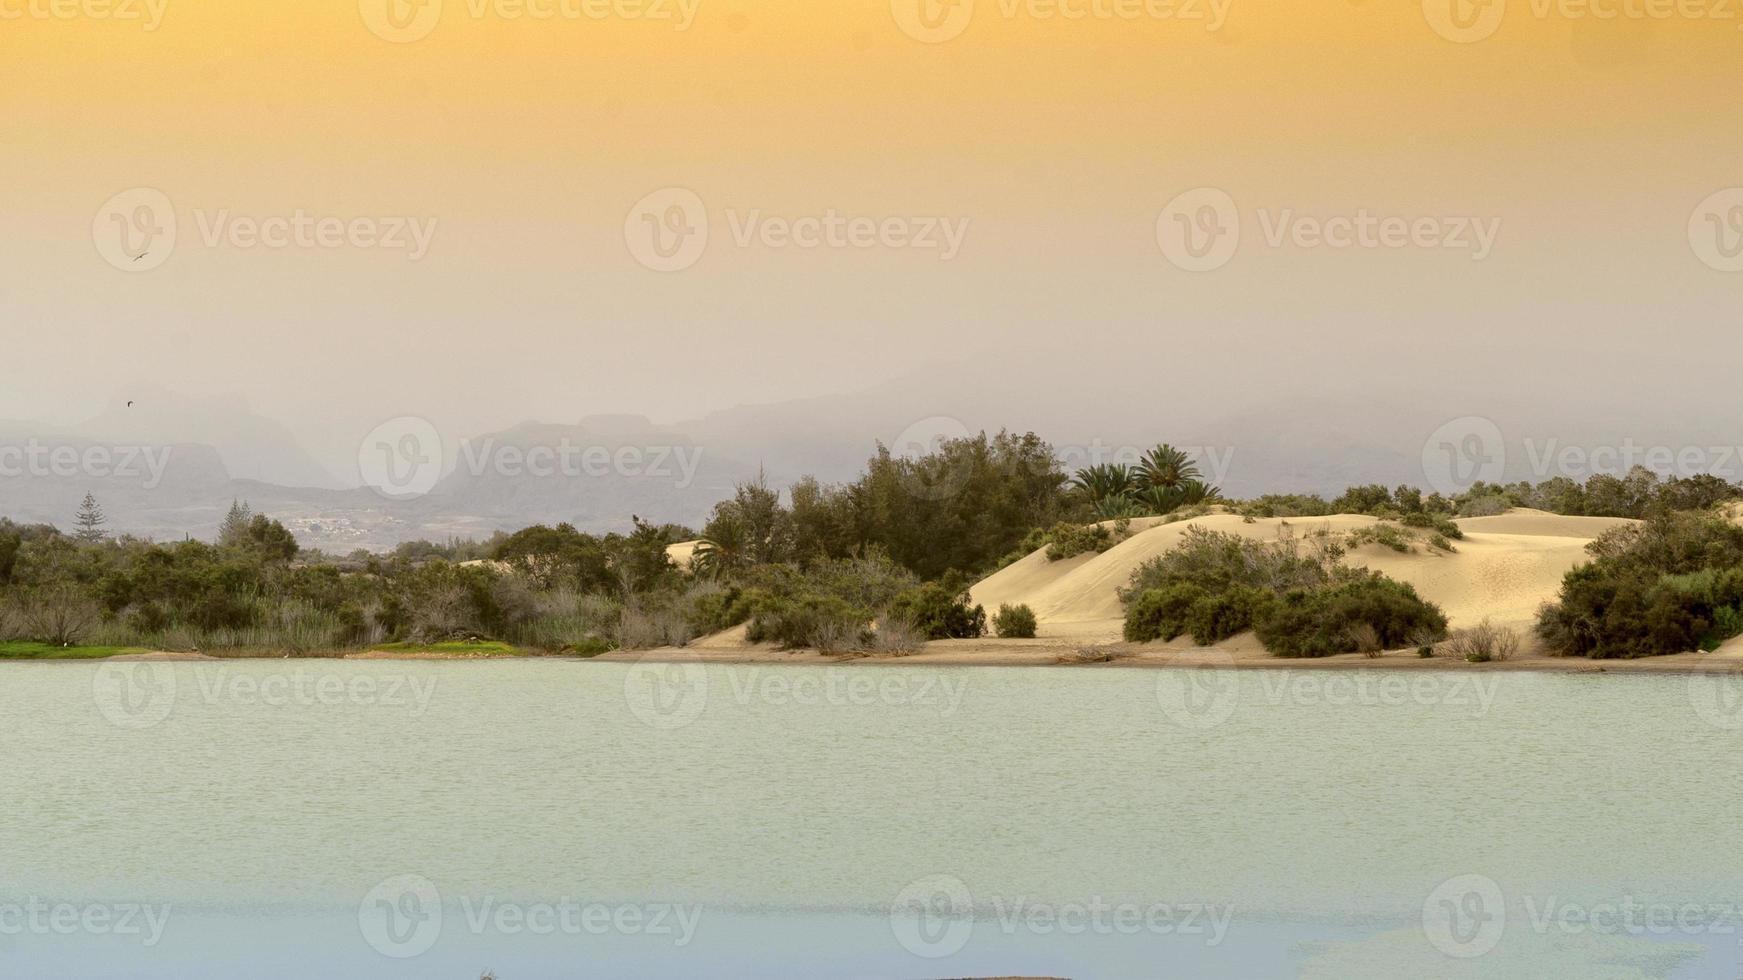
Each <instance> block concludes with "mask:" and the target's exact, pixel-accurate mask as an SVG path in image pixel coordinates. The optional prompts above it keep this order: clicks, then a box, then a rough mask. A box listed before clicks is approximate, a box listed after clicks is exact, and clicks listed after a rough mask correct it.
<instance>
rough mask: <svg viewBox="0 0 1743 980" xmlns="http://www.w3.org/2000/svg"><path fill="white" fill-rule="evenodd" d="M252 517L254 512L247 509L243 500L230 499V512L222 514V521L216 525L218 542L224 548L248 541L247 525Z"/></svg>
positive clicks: (242, 544)
mask: <svg viewBox="0 0 1743 980" xmlns="http://www.w3.org/2000/svg"><path fill="white" fill-rule="evenodd" d="M253 519H254V512H253V511H251V510H249V509H248V502H247V501H245V500H232V501H230V513H228V514H226V515H225V516H224V523H222V524H220V525H218V544H220V545H222V546H224V547H226V548H240V547H243V546H245V545H246V544H247V543H248V525H249V523H250V522H251V521H252V520H253Z"/></svg>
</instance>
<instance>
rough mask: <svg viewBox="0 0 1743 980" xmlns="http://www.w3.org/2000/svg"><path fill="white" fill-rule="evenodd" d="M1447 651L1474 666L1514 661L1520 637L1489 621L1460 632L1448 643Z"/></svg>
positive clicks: (1455, 633)
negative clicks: (1492, 662)
mask: <svg viewBox="0 0 1743 980" xmlns="http://www.w3.org/2000/svg"><path fill="white" fill-rule="evenodd" d="M1446 647H1447V651H1448V652H1449V653H1451V654H1452V655H1453V656H1455V657H1459V658H1461V659H1463V660H1466V661H1469V662H1470V663H1474V664H1486V663H1489V662H1491V661H1497V662H1498V661H1504V660H1511V659H1513V655H1514V654H1515V653H1517V652H1518V651H1519V637H1518V636H1517V635H1516V634H1515V633H1514V632H1513V631H1512V630H1510V629H1507V628H1505V627H1502V626H1495V625H1493V624H1492V623H1490V622H1489V621H1488V620H1486V619H1485V620H1483V621H1482V622H1481V623H1480V624H1478V625H1476V626H1472V627H1470V628H1469V629H1462V630H1458V631H1456V632H1454V633H1453V635H1452V636H1451V637H1449V638H1448V639H1447V641H1446Z"/></svg>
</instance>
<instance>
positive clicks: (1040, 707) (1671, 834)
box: [0, 660, 1743, 980]
mask: <svg viewBox="0 0 1743 980" xmlns="http://www.w3.org/2000/svg"><path fill="white" fill-rule="evenodd" d="M0 739H3V742H0V744H3V745H4V747H5V752H6V755H7V758H6V761H5V764H4V765H3V766H0V975H3V976H8V977H11V976H19V977H39V976H40V977H86V976H89V977H98V976H115V975H125V976H133V977H152V978H156V977H165V978H168V977H174V978H178V980H185V978H189V977H207V976H209V977H235V976H250V977H297V978H306V977H311V976H357V977H419V978H423V977H453V978H464V980H471V978H475V977H478V976H480V975H481V974H483V973H484V972H485V971H487V970H488V971H492V972H493V973H494V975H495V976H496V977H497V978H498V980H520V978H535V977H537V978H544V977H579V976H612V977H618V976H622V977H698V976H724V977H769V976H808V977H868V978H870V977H878V978H888V977H914V978H924V977H958V976H967V975H979V976H986V975H1005V974H1025V975H1051V976H1071V977H1146V978H1152V977H1189V978H1206V977H1210V978H1218V977H1228V978H1242V980H1246V978H1251V977H1272V976H1276V977H1309V978H1319V977H1324V978H1339V980H1343V978H1355V977H1375V978H1381V977H1384V978H1388V980H1394V978H1399V977H1466V976H1468V977H1484V978H1494V977H1514V976H1517V977H1529V978H1534V980H1535V978H1545V977H1570V978H1571V977H1577V978H1580V980H1593V978H1647V977H1665V978H1703V980H1704V978H1714V980H1738V978H1739V977H1740V976H1743V946H1740V945H1739V939H1740V937H1743V922H1740V921H1739V909H1740V907H1743V848H1740V847H1739V846H1738V845H1737V843H1736V841H1735V834H1734V828H1735V826H1736V820H1737V817H1738V814H1739V811H1740V809H1743V806H1740V804H1743V752H1740V751H1739V749H1740V748H1743V681H1740V680H1739V679H1738V678H1736V677H1734V676H1730V675H1723V676H1706V677H1694V678H1690V677H1683V676H1637V675H1636V676H1617V675H1575V674H1532V673H1480V674H1479V673H1469V672H1446V673H1439V672H1425V673H1417V672H1408V673H1404V672H1385V671H1288V670H1275V671H1273V670H1265V671H1211V670H1134V669H1095V668H1083V669H1061V668H961V667H957V668H949V667H946V668H926V667H912V666H882V665H879V666H872V665H860V666H835V667H783V666H706V667H705V666H701V665H698V664H693V663H685V664H634V665H631V664H610V663H585V662H572V661H503V662H465V663H453V662H449V663H443V662H389V661H367V662H365V661H290V660H273V661H243V662H199V663H176V664H165V663H131V664H122V663H102V664H93V663H42V664H9V665H0Z"/></svg>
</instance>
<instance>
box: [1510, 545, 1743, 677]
mask: <svg viewBox="0 0 1743 980" xmlns="http://www.w3.org/2000/svg"><path fill="white" fill-rule="evenodd" d="M1587 551H1588V552H1590V553H1591V554H1592V555H1593V557H1594V560H1593V561H1592V562H1591V563H1590V564H1586V565H1581V566H1580V567H1578V568H1575V569H1574V570H1572V571H1570V572H1568V573H1567V575H1566V576H1565V577H1564V578H1563V579H1562V586H1561V595H1560V597H1559V599H1560V601H1559V602H1555V603H1550V604H1547V605H1545V606H1544V607H1543V609H1542V610H1541V611H1540V612H1539V614H1538V621H1537V634H1538V636H1540V637H1542V638H1543V640H1544V642H1545V643H1546V644H1547V645H1548V647H1549V649H1550V650H1551V651H1552V652H1554V653H1556V654H1559V655H1562V656H1575V657H1591V658H1594V659H1600V660H1603V659H1617V658H1633V657H1650V656H1660V655H1664V654H1673V653H1685V652H1688V651H1691V650H1695V649H1708V650H1710V649H1712V648H1714V647H1716V646H1717V645H1718V644H1720V643H1722V642H1724V641H1725V640H1727V639H1729V638H1730V637H1732V636H1736V635H1738V632H1739V630H1740V629H1743V528H1739V527H1737V526H1736V525H1734V524H1732V523H1731V522H1730V521H1728V520H1725V519H1724V518H1721V517H1716V516H1713V515H1710V514H1701V513H1664V514H1660V515H1658V516H1655V517H1653V518H1651V519H1650V520H1648V521H1647V522H1646V523H1645V524H1641V525H1630V526H1624V527H1619V528H1616V529H1614V530H1611V531H1609V532H1606V533H1605V534H1603V535H1602V536H1600V537H1599V538H1598V539H1597V540H1595V541H1593V542H1592V543H1591V544H1590V545H1588V546H1587Z"/></svg>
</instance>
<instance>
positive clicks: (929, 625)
mask: <svg viewBox="0 0 1743 980" xmlns="http://www.w3.org/2000/svg"><path fill="white" fill-rule="evenodd" d="M890 614H891V615H893V616H896V617H899V618H902V619H906V620H908V621H909V622H911V623H913V624H914V628H915V629H918V630H919V631H920V633H921V634H922V635H924V636H925V637H926V638H927V639H929V640H972V639H976V638H978V637H980V636H984V635H985V634H986V610H985V609H983V608H981V607H980V606H972V607H971V606H970V605H969V597H968V593H967V592H960V593H959V592H957V591H956V590H953V589H950V588H947V587H946V586H945V585H944V584H943V583H939V582H928V583H927V584H925V585H922V586H919V587H918V588H913V589H909V590H908V591H906V592H903V593H902V594H901V595H899V596H897V597H896V599H895V601H894V602H892V603H891V604H890Z"/></svg>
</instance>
